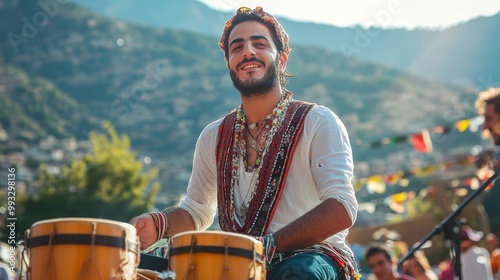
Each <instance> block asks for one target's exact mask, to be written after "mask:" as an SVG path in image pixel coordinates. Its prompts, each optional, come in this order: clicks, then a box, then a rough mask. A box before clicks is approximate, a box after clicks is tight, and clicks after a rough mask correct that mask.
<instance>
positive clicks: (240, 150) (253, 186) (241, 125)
mask: <svg viewBox="0 0 500 280" xmlns="http://www.w3.org/2000/svg"><path fill="white" fill-rule="evenodd" d="M291 97H292V93H291V92H289V91H285V92H284V94H283V95H282V98H281V100H280V101H279V102H278V104H277V105H276V107H275V108H274V110H273V112H272V114H271V117H270V120H271V125H270V129H269V131H268V132H267V134H266V137H265V145H263V148H262V153H261V155H260V156H259V155H258V156H257V160H256V162H255V166H254V167H255V168H254V169H253V170H252V171H253V172H254V174H253V175H252V180H251V182H250V185H249V190H248V192H247V195H248V193H250V190H252V191H251V195H250V199H248V200H246V196H245V199H244V200H243V201H242V206H241V207H239V209H238V210H239V211H237V214H238V215H239V217H240V218H241V219H242V220H244V218H245V217H246V213H247V212H248V205H249V203H250V201H251V200H252V199H253V197H254V195H255V192H256V190H257V189H258V188H257V186H258V185H259V178H258V177H259V172H260V168H261V161H262V157H263V155H264V154H265V151H266V150H267V149H268V148H269V146H270V144H271V142H272V139H273V137H274V134H275V133H276V130H277V127H279V125H278V122H279V121H282V118H281V116H282V115H283V114H284V113H285V112H286V108H287V107H288V103H289V102H290V100H291V99H292V98H291ZM245 126H246V116H245V113H244V111H243V105H242V104H240V106H239V107H238V108H237V113H236V124H235V128H234V142H233V143H234V144H233V156H232V161H233V170H232V178H231V199H233V197H234V191H235V188H237V187H238V188H239V187H240V170H239V161H240V156H241V157H243V164H244V168H245V170H248V159H247V153H246V141H245V132H246V131H247V129H245ZM256 139H257V137H256ZM258 154H259V153H258ZM254 176H255V182H253V181H254V180H253V179H254ZM233 203H234V201H233ZM232 207H234V204H232ZM233 209H234V208H233Z"/></svg>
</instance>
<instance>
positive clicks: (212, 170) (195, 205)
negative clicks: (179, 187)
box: [178, 120, 221, 230]
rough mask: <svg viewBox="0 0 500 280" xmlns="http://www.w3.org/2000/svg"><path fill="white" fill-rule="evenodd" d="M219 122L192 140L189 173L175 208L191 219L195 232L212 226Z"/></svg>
mask: <svg viewBox="0 0 500 280" xmlns="http://www.w3.org/2000/svg"><path fill="white" fill-rule="evenodd" d="M220 122H221V120H217V121H215V122H213V123H211V124H209V125H208V126H207V127H205V129H203V131H202V132H201V134H200V136H199V137H198V140H197V141H196V146H195V151H194V156H193V170H192V173H191V177H190V178H189V183H188V186H187V191H186V196H184V197H183V198H182V199H181V201H180V203H179V206H178V207H179V208H182V209H184V210H186V211H187V212H188V213H189V214H190V215H191V217H192V218H193V222H194V226H195V229H196V230H204V229H207V228H208V227H209V226H210V225H212V223H213V221H214V217H215V213H216V211H217V173H216V159H215V151H216V145H217V134H218V128H219V125H220Z"/></svg>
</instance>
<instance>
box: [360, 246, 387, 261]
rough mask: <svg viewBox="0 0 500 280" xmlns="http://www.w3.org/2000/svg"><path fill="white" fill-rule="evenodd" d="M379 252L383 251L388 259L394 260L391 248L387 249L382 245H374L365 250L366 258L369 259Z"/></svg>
mask: <svg viewBox="0 0 500 280" xmlns="http://www.w3.org/2000/svg"><path fill="white" fill-rule="evenodd" d="M379 253H382V254H383V255H384V256H385V258H386V259H387V260H389V261H392V257H391V254H390V253H389V250H388V249H385V248H384V247H382V246H372V247H370V248H368V250H366V252H365V260H368V258H369V257H371V256H373V255H375V254H379Z"/></svg>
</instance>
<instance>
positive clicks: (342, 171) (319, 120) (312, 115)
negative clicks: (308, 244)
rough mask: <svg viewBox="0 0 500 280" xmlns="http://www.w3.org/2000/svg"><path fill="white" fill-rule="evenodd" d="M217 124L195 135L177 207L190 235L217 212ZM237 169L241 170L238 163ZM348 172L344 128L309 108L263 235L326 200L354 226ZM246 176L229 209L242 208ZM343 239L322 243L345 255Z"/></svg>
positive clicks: (327, 113)
mask: <svg viewBox="0 0 500 280" xmlns="http://www.w3.org/2000/svg"><path fill="white" fill-rule="evenodd" d="M221 122H222V119H219V120H217V121H215V122H213V123H211V124H209V125H208V126H207V127H205V129H204V130H203V131H202V132H201V134H200V136H199V138H198V141H197V143H196V148H195V152H194V158H193V172H192V174H191V178H190V180H189V184H188V188H187V194H186V196H185V197H184V198H183V199H182V200H181V202H180V205H179V207H180V208H182V209H184V210H186V211H187V212H188V213H190V215H191V216H192V218H193V221H194V225H195V227H196V230H203V229H206V228H208V227H209V226H210V225H211V224H212V222H213V219H214V216H215V214H216V210H217V166H216V157H215V151H216V146H217V136H218V129H219V125H220V124H221ZM240 164H241V165H240V166H243V164H242V163H241V159H240ZM353 169H354V166H353V160H352V151H351V145H350V143H349V137H348V135H347V131H346V129H345V126H344V124H343V123H342V121H341V120H340V119H339V118H338V117H337V115H335V114H334V113H333V112H332V111H331V110H330V109H328V108H327V107H324V106H320V105H317V106H315V107H313V108H312V109H311V111H310V112H309V113H308V114H307V116H306V118H305V123H304V130H303V132H302V135H301V136H300V139H299V142H298V144H297V147H296V149H295V151H294V155H293V160H292V163H291V165H290V169H289V172H288V177H287V179H286V183H285V189H284V191H283V194H282V196H281V200H280V201H279V203H278V205H277V207H278V208H277V210H276V212H275V215H274V217H273V220H272V221H271V225H270V228H269V233H273V232H276V231H278V230H279V229H281V228H282V227H284V226H285V225H287V224H290V223H292V222H293V221H295V220H296V219H298V218H299V217H301V216H303V215H304V214H306V213H307V212H309V211H310V210H312V209H313V208H314V207H316V206H317V205H319V204H320V203H321V202H322V201H324V200H326V199H328V198H333V199H336V200H338V201H339V202H340V203H342V205H344V207H345V209H346V210H347V213H348V214H349V216H350V218H351V220H352V221H353V223H354V221H355V220H356V217H357V209H358V204H357V201H356V197H355V193H354V189H353V186H352V176H353ZM249 174H250V175H249ZM251 174H252V173H246V172H245V170H244V168H240V178H242V179H240V184H241V185H242V186H240V188H241V187H243V188H242V189H240V190H239V192H238V190H237V191H235V197H234V199H235V209H238V208H239V206H240V205H241V203H242V199H241V198H240V195H239V194H240V193H241V196H242V197H245V194H246V193H247V190H248V185H249V182H250V181H251V177H252V175H251ZM243 178H246V181H247V182H246V183H241V182H243V181H245V180H243ZM247 200H248V198H247ZM347 234H348V230H344V231H341V232H339V233H337V234H335V235H333V236H331V237H329V238H327V239H326V240H325V242H328V243H330V244H332V245H334V246H336V247H340V248H341V249H344V250H347V251H348V252H350V249H349V248H348V247H347V246H346V244H345V238H346V236H347ZM351 254H352V253H351Z"/></svg>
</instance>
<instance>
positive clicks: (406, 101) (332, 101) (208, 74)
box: [0, 0, 478, 168]
mask: <svg viewBox="0 0 500 280" xmlns="http://www.w3.org/2000/svg"><path fill="white" fill-rule="evenodd" d="M40 3H52V4H53V6H52V7H46V6H42V5H41V4H40ZM0 19H1V21H2V24H0V50H1V56H0V57H3V65H2V67H4V66H5V67H8V69H18V70H12V71H19V73H21V74H9V75H8V76H6V78H5V79H6V80H7V82H8V83H11V84H15V83H19V82H17V80H19V81H22V79H21V78H19V77H21V76H25V77H26V79H27V80H28V81H40V82H41V83H43V84H47V88H50V89H51V90H50V91H44V92H45V95H44V96H49V95H47V94H52V95H50V96H53V97H51V98H42V99H29V98H28V97H23V96H26V95H27V94H28V93H30V94H35V93H34V92H35V91H37V90H36V87H25V89H23V90H24V91H25V92H26V93H25V95H20V94H17V93H16V91H15V87H12V86H11V87H5V93H3V92H2V96H3V95H5V96H7V99H5V98H3V99H1V100H0V101H2V106H3V107H5V108H9V110H11V108H14V107H13V106H17V107H16V108H19V110H18V111H19V112H20V113H19V114H16V115H14V116H11V118H10V119H9V118H8V117H7V118H3V119H2V125H3V126H4V127H6V124H8V123H9V122H12V121H13V119H14V120H15V119H17V117H16V116H21V115H22V112H25V113H24V115H26V116H29V119H30V120H31V121H32V122H33V124H32V125H31V127H32V128H34V127H40V129H41V130H44V131H46V132H50V133H53V132H52V131H54V129H55V128H51V127H50V126H51V125H54V124H57V127H58V128H60V129H62V130H63V131H66V132H67V133H71V134H72V135H74V136H76V137H77V138H86V137H87V134H88V131H89V130H99V129H100V126H99V122H100V121H102V120H105V119H107V120H110V121H111V122H112V123H113V124H114V126H115V127H116V128H117V130H118V131H120V132H125V133H127V134H128V135H130V137H131V139H132V143H133V145H134V148H136V149H138V150H140V151H141V152H143V153H148V154H151V155H155V157H157V158H160V157H163V158H169V159H171V160H172V161H175V162H176V163H179V164H183V165H185V166H186V168H189V166H190V164H191V154H192V150H193V148H194V143H195V141H196V137H197V135H198V134H199V132H200V131H201V129H202V128H203V127H204V126H205V125H207V124H208V123H209V122H210V121H212V120H214V119H216V118H218V117H221V116H223V115H224V114H226V113H227V112H229V111H230V110H232V109H233V108H234V107H236V106H237V105H238V104H239V95H238V94H237V92H236V90H235V89H234V88H233V86H232V82H231V80H230V78H229V75H228V73H227V69H226V67H225V63H224V60H223V55H222V53H221V52H220V51H219V50H218V48H217V37H214V36H205V35H200V34H197V33H193V32H186V31H178V30H172V29H166V28H158V27H150V26H145V25H137V24H132V23H127V22H123V21H120V20H113V19H110V18H107V17H104V16H101V15H98V14H96V13H95V12H92V11H90V10H88V9H84V8H81V7H80V6H78V5H75V4H72V3H65V4H58V2H56V1H53V2H37V1H35V0H26V1H9V2H7V3H4V4H3V6H1V7H0ZM289 69H290V71H291V72H292V73H295V74H296V77H294V78H292V79H291V81H290V84H289V86H288V87H289V89H290V90H291V91H292V92H293V93H294V96H295V98H296V99H304V100H308V101H312V102H317V103H321V104H324V105H326V106H328V107H330V108H332V109H333V110H334V111H335V112H336V113H337V114H338V115H339V116H340V117H341V119H342V120H343V121H344V123H345V124H346V126H347V128H348V131H349V133H350V135H351V139H352V141H353V143H356V144H357V145H356V146H355V147H354V154H355V157H356V159H357V160H365V159H368V158H370V157H378V156H386V155H387V154H388V153H392V152H394V149H393V150H390V148H386V149H378V150H374V149H371V148H370V146H369V143H370V141H374V140H380V139H382V138H384V137H387V136H394V135H401V134H409V133H414V132H418V131H420V130H422V129H424V128H429V127H433V126H435V125H436V124H450V123H452V122H454V121H456V120H458V119H460V118H463V117H470V116H472V115H474V109H473V108H472V107H471V106H470V104H471V103H472V101H473V98H474V92H472V91H469V90H465V89H462V88H460V87H456V86H450V85H445V84H441V83H438V82H435V81H429V80H425V79H422V78H420V77H417V76H414V75H411V74H408V73H404V72H401V71H400V70H397V69H395V68H388V67H385V66H381V65H378V64H374V63H369V62H364V61H362V60H359V59H357V58H352V59H350V60H345V58H344V56H343V55H342V54H339V53H335V52H332V51H330V50H325V49H322V48H318V47H314V46H300V45H295V46H294V51H293V53H292V54H291V57H290V60H289ZM32 92H33V93H32ZM51 92H52V93H51ZM55 93H57V95H56V94H55ZM33 98H34V97H33ZM5 100H6V101H5ZM28 100H31V101H28ZM34 100H36V103H37V104H31V103H32V102H33V101H34ZM7 102H9V103H7ZM58 102H59V103H61V102H62V104H67V106H63V107H62V108H60V106H59V105H58V104H59V103H58ZM35 105H37V106H41V107H42V108H43V110H42V111H43V112H50V111H51V110H52V111H53V112H54V114H55V119H52V118H48V116H47V115H43V114H42V115H41V114H38V115H34V114H32V113H27V112H32V111H30V110H31V109H29V108H30V107H31V106H35ZM63 109H64V110H63ZM83 120H87V121H88V122H84V121H83ZM60 123H62V125H60ZM66 123H69V124H71V125H66ZM32 128H29V127H27V129H32ZM66 132H65V133H66ZM61 133H62V132H61ZM61 135H62V134H61ZM454 141H455V142H454ZM477 141H478V136H477V135H470V134H462V135H461V136H460V137H457V138H453V139H451V140H448V141H447V142H446V143H441V146H439V145H437V146H436V148H439V149H450V148H453V147H455V145H463V144H464V143H477ZM358 144H359V145H358ZM411 149H412V148H411V146H410V145H409V144H408V145H402V146H401V148H400V149H398V151H404V150H406V151H408V150H411Z"/></svg>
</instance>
